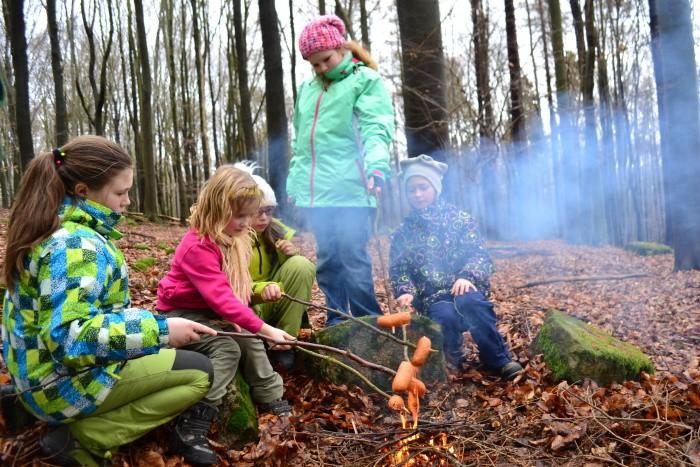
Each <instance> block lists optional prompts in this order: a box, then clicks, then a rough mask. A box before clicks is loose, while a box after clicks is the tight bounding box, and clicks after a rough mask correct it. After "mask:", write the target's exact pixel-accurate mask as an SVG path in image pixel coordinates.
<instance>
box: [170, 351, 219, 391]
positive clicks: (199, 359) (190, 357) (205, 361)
mask: <svg viewBox="0 0 700 467" xmlns="http://www.w3.org/2000/svg"><path fill="white" fill-rule="evenodd" d="M172 369H173V370H201V371H203V372H205V373H206V374H207V376H208V377H209V384H211V383H212V382H213V381H214V367H213V366H212V364H211V361H210V360H209V357H207V356H206V355H204V354H201V353H199V352H192V351H191V350H183V349H176V350H175V361H174V362H173V368H172Z"/></svg>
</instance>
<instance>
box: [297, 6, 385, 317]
mask: <svg viewBox="0 0 700 467" xmlns="http://www.w3.org/2000/svg"><path fill="white" fill-rule="evenodd" d="M344 36H345V26H344V24H343V21H342V20H341V19H340V18H338V17H337V16H333V15H328V16H321V17H318V18H316V19H315V20H313V21H311V22H310V23H309V24H307V25H306V27H305V28H304V30H303V31H302V33H301V35H300V36H299V49H300V50H301V54H302V56H303V57H304V59H306V60H307V61H308V62H309V63H310V64H311V66H312V67H313V69H314V72H315V76H314V77H313V78H311V79H309V80H307V81H305V82H304V83H303V84H302V85H301V86H300V87H299V92H298V93H297V96H298V97H297V102H296V107H295V110H294V121H293V123H294V130H295V131H294V133H295V136H294V141H293V143H292V159H291V161H290V167H289V177H288V179H287V191H288V194H289V196H290V198H291V200H292V201H293V202H294V203H295V204H296V205H297V206H299V207H302V208H305V211H306V214H307V218H308V220H309V224H310V226H311V229H312V230H313V232H314V236H315V237H316V242H317V246H318V261H317V279H318V284H319V286H320V288H321V289H322V290H323V292H324V293H325V295H326V301H327V304H328V306H329V307H331V308H335V309H340V310H342V311H345V312H347V311H348V309H350V310H351V311H352V313H353V315H355V316H364V315H374V314H379V313H380V309H379V304H378V303H377V299H376V297H375V295H374V286H373V282H372V264H371V261H370V258H369V255H368V254H367V250H366V247H367V242H368V240H369V222H370V218H371V217H372V214H373V212H374V209H375V208H376V201H375V199H374V195H376V194H377V193H378V191H379V189H380V187H381V185H382V183H383V181H384V178H385V177H386V176H387V174H388V172H389V146H390V144H391V141H392V139H393V134H394V112H393V108H392V103H391V96H390V95H389V93H388V92H387V90H386V88H385V87H384V84H383V82H382V78H381V76H380V75H379V74H378V73H377V72H376V64H375V63H374V62H373V61H372V59H371V58H370V57H369V54H368V53H367V52H366V51H365V50H364V49H362V48H361V47H360V46H359V45H357V44H355V43H353V42H347V41H346V40H345V37H344ZM339 321H340V317H339V316H338V315H334V314H331V315H329V316H328V317H327V321H326V325H327V326H328V325H331V324H336V323H337V322H339Z"/></svg>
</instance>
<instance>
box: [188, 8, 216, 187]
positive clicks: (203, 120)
mask: <svg viewBox="0 0 700 467" xmlns="http://www.w3.org/2000/svg"><path fill="white" fill-rule="evenodd" d="M198 1H199V0H190V5H191V6H192V36H193V37H194V64H195V68H196V70H197V103H198V105H197V109H198V111H199V136H200V138H201V140H202V166H203V168H204V178H205V180H208V179H209V169H210V165H211V163H210V160H211V159H210V154H209V135H208V131H207V125H208V124H207V111H206V106H207V101H206V99H207V98H206V92H205V89H204V60H206V59H207V52H206V51H204V50H202V49H201V35H200V32H201V31H200V28H199V7H198V6H197V3H198Z"/></svg>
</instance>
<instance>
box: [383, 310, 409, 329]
mask: <svg viewBox="0 0 700 467" xmlns="http://www.w3.org/2000/svg"><path fill="white" fill-rule="evenodd" d="M410 322H411V313H410V312H408V311H401V312H399V313H392V314H389V315H382V316H380V317H379V318H377V324H378V325H379V326H381V327H383V328H395V327H398V326H403V325H405V324H408V323H410Z"/></svg>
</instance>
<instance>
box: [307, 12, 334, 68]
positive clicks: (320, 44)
mask: <svg viewBox="0 0 700 467" xmlns="http://www.w3.org/2000/svg"><path fill="white" fill-rule="evenodd" d="M343 44H345V23H343V20H342V19H340V18H338V17H337V16H335V15H323V16H319V17H318V18H316V19H314V20H313V21H311V22H310V23H309V24H307V25H306V26H305V27H304V30H303V31H302V32H301V35H300V36H299V50H300V51H301V56H302V57H304V59H308V58H309V56H311V55H313V54H315V53H316V52H322V51H324V50H332V49H339V48H340V47H342V46H343Z"/></svg>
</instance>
